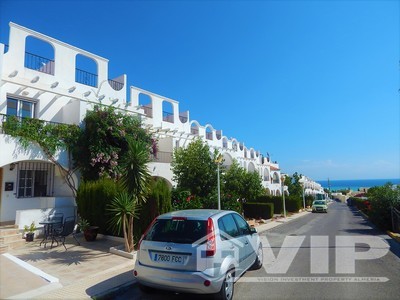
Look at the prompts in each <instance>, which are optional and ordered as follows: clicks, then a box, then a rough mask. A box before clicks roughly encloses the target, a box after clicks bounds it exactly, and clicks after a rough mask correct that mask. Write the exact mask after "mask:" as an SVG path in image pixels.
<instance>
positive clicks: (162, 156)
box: [150, 151, 172, 164]
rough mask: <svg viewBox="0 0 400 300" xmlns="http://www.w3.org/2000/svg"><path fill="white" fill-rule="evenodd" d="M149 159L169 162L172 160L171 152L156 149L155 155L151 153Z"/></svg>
mask: <svg viewBox="0 0 400 300" xmlns="http://www.w3.org/2000/svg"><path fill="white" fill-rule="evenodd" d="M150 160H151V161H152V162H160V163H169V164H170V163H171V162H172V152H164V151H157V153H156V155H151V157H150Z"/></svg>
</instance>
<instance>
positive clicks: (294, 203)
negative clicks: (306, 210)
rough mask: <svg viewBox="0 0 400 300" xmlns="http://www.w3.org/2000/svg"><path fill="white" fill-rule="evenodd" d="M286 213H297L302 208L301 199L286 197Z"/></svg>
mask: <svg viewBox="0 0 400 300" xmlns="http://www.w3.org/2000/svg"><path fill="white" fill-rule="evenodd" d="M285 201H286V211H289V212H298V211H299V210H300V209H301V208H303V199H302V198H300V197H296V196H286V197H285Z"/></svg>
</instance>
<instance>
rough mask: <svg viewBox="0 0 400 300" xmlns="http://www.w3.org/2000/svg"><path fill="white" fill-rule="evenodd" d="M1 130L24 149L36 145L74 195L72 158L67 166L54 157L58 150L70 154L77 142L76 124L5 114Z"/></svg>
mask: <svg viewBox="0 0 400 300" xmlns="http://www.w3.org/2000/svg"><path fill="white" fill-rule="evenodd" d="M3 130H4V132H5V133H6V134H8V135H11V136H12V137H15V138H17V139H18V141H19V143H20V144H21V146H22V147H23V148H24V149H27V148H28V147H29V145H31V143H34V144H36V145H38V146H39V147H40V148H41V149H42V151H43V152H44V154H45V155H46V156H47V158H48V159H49V160H50V161H51V162H52V163H54V164H55V165H56V166H57V167H58V169H59V170H60V173H61V175H62V176H63V177H64V178H65V181H66V183H67V185H68V186H69V188H70V189H71V190H72V192H73V194H74V196H76V191H77V188H76V183H75V181H74V178H73V174H74V172H75V171H76V169H75V168H73V166H72V163H71V161H72V160H71V159H68V161H69V166H67V167H64V166H63V165H61V164H60V162H59V161H58V159H57V158H56V154H57V153H58V151H60V150H67V152H68V155H70V153H71V149H72V148H73V147H74V145H76V143H77V138H78V136H79V132H80V128H79V127H78V126H77V125H69V124H61V123H50V122H45V121H42V120H39V119H31V118H17V117H16V116H7V120H6V122H5V123H4V124H3Z"/></svg>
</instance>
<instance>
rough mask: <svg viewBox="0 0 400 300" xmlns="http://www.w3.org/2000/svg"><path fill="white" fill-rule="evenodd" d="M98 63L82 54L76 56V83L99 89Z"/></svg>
mask: <svg viewBox="0 0 400 300" xmlns="http://www.w3.org/2000/svg"><path fill="white" fill-rule="evenodd" d="M97 74H98V73H97V63H96V61H94V60H93V59H91V58H89V57H87V56H84V55H82V54H77V55H76V64H75V81H76V82H78V83H82V84H84V85H89V86H94V87H97V84H98V82H97V81H98V75H97Z"/></svg>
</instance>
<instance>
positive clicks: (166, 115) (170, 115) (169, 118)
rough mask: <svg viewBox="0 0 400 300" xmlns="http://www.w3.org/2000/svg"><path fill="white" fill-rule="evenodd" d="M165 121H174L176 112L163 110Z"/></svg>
mask: <svg viewBox="0 0 400 300" xmlns="http://www.w3.org/2000/svg"><path fill="white" fill-rule="evenodd" d="M163 121H164V122H169V123H174V114H173V113H170V112H166V111H163Z"/></svg>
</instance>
